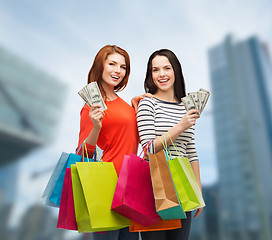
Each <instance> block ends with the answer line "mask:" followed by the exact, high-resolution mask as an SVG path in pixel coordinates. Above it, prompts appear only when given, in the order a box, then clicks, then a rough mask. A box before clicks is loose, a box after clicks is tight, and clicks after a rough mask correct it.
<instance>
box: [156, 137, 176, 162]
mask: <svg viewBox="0 0 272 240" xmlns="http://www.w3.org/2000/svg"><path fill="white" fill-rule="evenodd" d="M163 136H164V142H163V140H162V136H160V140H161V143H162V146H163V151H164V153H165V157H166V160H167V161H168V160H169V159H172V156H171V152H170V151H169V149H168V147H167V143H166V137H165V134H163ZM154 148H155V146H154Z"/></svg>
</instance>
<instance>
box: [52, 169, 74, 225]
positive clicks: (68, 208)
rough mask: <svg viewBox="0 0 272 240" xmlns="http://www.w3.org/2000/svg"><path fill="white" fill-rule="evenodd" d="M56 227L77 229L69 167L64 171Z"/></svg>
mask: <svg viewBox="0 0 272 240" xmlns="http://www.w3.org/2000/svg"><path fill="white" fill-rule="evenodd" d="M57 228H63V229H67V230H77V223H76V217H75V207H74V198H73V186H72V178H71V168H66V172H65V177H64V182H63V189H62V194H61V200H60V208H59V216H58V223H57Z"/></svg>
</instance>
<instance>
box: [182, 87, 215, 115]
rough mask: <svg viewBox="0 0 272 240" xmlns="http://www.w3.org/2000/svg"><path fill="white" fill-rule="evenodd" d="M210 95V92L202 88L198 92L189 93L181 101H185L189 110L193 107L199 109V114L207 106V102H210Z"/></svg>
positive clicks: (185, 105)
mask: <svg viewBox="0 0 272 240" xmlns="http://www.w3.org/2000/svg"><path fill="white" fill-rule="evenodd" d="M209 97H210V92H209V91H208V90H205V89H203V88H200V89H199V91H198V92H191V93H188V95H187V96H186V97H183V98H182V99H181V101H182V102H183V104H184V107H185V109H186V111H187V112H188V111H189V110H191V109H196V110H198V111H199V114H201V113H202V112H203V109H204V108H205V106H206V103H207V102H208V99H209Z"/></svg>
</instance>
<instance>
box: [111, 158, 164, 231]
mask: <svg viewBox="0 0 272 240" xmlns="http://www.w3.org/2000/svg"><path fill="white" fill-rule="evenodd" d="M111 209H112V210H113V211H115V212H117V213H119V214H121V215H123V216H125V217H127V218H129V219H131V220H133V221H135V222H137V223H140V224H141V225H143V226H149V225H153V224H155V223H157V222H159V220H160V217H159V215H158V214H157V212H156V208H155V200H154V195H153V189H152V183H151V177H150V170H149V162H147V161H145V160H144V159H142V158H140V157H138V156H137V155H135V154H133V153H131V154H130V156H127V155H125V156H124V159H123V163H122V167H121V170H120V174H119V178H118V182H117V185H116V189H115V193H114V197H113V202H112V207H111Z"/></svg>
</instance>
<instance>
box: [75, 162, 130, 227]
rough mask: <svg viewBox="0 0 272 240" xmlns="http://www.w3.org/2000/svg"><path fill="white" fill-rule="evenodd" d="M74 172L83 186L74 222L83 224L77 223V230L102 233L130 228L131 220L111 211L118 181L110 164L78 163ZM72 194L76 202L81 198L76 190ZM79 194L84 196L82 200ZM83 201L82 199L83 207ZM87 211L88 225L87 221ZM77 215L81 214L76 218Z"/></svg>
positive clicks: (78, 189)
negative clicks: (78, 222) (87, 216)
mask: <svg viewBox="0 0 272 240" xmlns="http://www.w3.org/2000/svg"><path fill="white" fill-rule="evenodd" d="M76 170H77V172H78V176H79V180H80V184H81V186H82V193H81V200H80V201H79V202H78V203H79V204H78V203H75V211H76V219H77V221H81V222H82V223H80V224H79V225H80V226H78V230H79V231H85V232H86V231H90V232H101V231H110V230H117V229H121V228H124V227H127V226H129V225H130V220H129V219H128V218H126V217H123V216H121V215H119V214H118V213H116V212H114V211H111V204H112V199H113V196H114V191H115V187H116V184H117V179H118V177H117V174H116V171H115V168H114V166H113V163H111V162H78V163H76ZM74 195H75V199H77V198H78V197H79V196H80V188H79V187H77V190H76V191H75V194H74ZM82 195H84V199H83V198H82ZM83 200H85V203H86V207H85V204H84V201H83ZM76 201H77V200H76ZM78 206H79V207H78ZM86 208H87V213H88V215H89V222H88V221H86V214H87V213H86V210H85V209H86ZM80 214H82V215H81V216H80V217H79V215H80ZM83 215H84V218H83ZM77 216H78V217H77Z"/></svg>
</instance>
